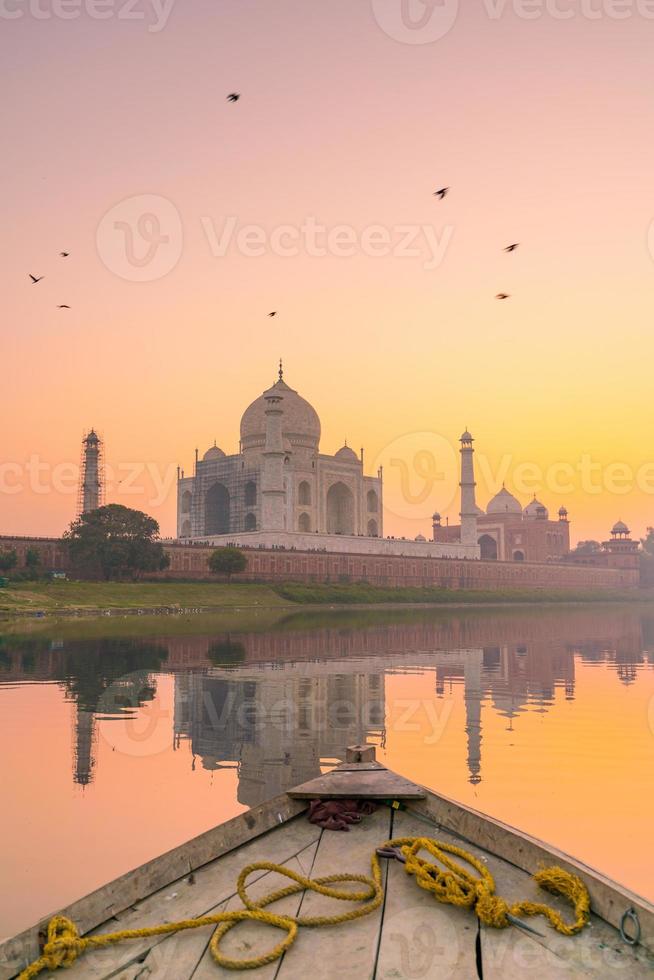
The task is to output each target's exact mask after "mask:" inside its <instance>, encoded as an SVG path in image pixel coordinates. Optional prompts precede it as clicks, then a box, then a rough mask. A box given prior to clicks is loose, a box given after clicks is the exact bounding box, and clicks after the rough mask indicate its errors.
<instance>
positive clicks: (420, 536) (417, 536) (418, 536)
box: [416, 534, 427, 541]
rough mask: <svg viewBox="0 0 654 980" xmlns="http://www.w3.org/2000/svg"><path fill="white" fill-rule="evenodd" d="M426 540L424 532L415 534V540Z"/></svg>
mask: <svg viewBox="0 0 654 980" xmlns="http://www.w3.org/2000/svg"><path fill="white" fill-rule="evenodd" d="M426 540H427V538H426V537H425V536H424V534H416V541H426Z"/></svg>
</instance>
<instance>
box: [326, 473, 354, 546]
mask: <svg viewBox="0 0 654 980" xmlns="http://www.w3.org/2000/svg"><path fill="white" fill-rule="evenodd" d="M327 533H328V534H354V494H353V493H352V491H351V490H350V488H349V487H346V486H345V484H344V483H340V482H339V483H334V484H332V486H331V487H330V488H329V490H328V491H327Z"/></svg>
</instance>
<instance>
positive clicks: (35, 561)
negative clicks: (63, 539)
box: [25, 548, 41, 578]
mask: <svg viewBox="0 0 654 980" xmlns="http://www.w3.org/2000/svg"><path fill="white" fill-rule="evenodd" d="M40 564H41V553H40V551H39V549H38V548H28V549H27V551H26V552H25V568H26V569H27V572H28V574H29V575H30V576H32V577H33V578H36V577H37V575H38V573H39V565H40Z"/></svg>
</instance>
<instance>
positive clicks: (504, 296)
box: [434, 187, 520, 299]
mask: <svg viewBox="0 0 654 980" xmlns="http://www.w3.org/2000/svg"><path fill="white" fill-rule="evenodd" d="M449 190H450V188H449V187H441V188H439V190H437V191H434V197H437V198H438V199H439V200H440V201H442V200H443V198H444V197H446V196H447V194H448V193H449ZM519 245H520V242H512V243H511V244H510V245H506V246H505V247H504V251H505V252H515V250H516V248H518V246H519ZM510 298H511V293H496V294H495V299H510Z"/></svg>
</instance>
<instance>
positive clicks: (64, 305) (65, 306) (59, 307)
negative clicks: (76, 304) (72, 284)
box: [57, 303, 70, 310]
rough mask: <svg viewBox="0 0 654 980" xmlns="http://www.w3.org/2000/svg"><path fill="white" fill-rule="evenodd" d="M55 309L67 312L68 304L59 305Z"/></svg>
mask: <svg viewBox="0 0 654 980" xmlns="http://www.w3.org/2000/svg"><path fill="white" fill-rule="evenodd" d="M57 309H58V310H69V309H70V306H69V305H68V303H60V304H59V306H58V307H57Z"/></svg>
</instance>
